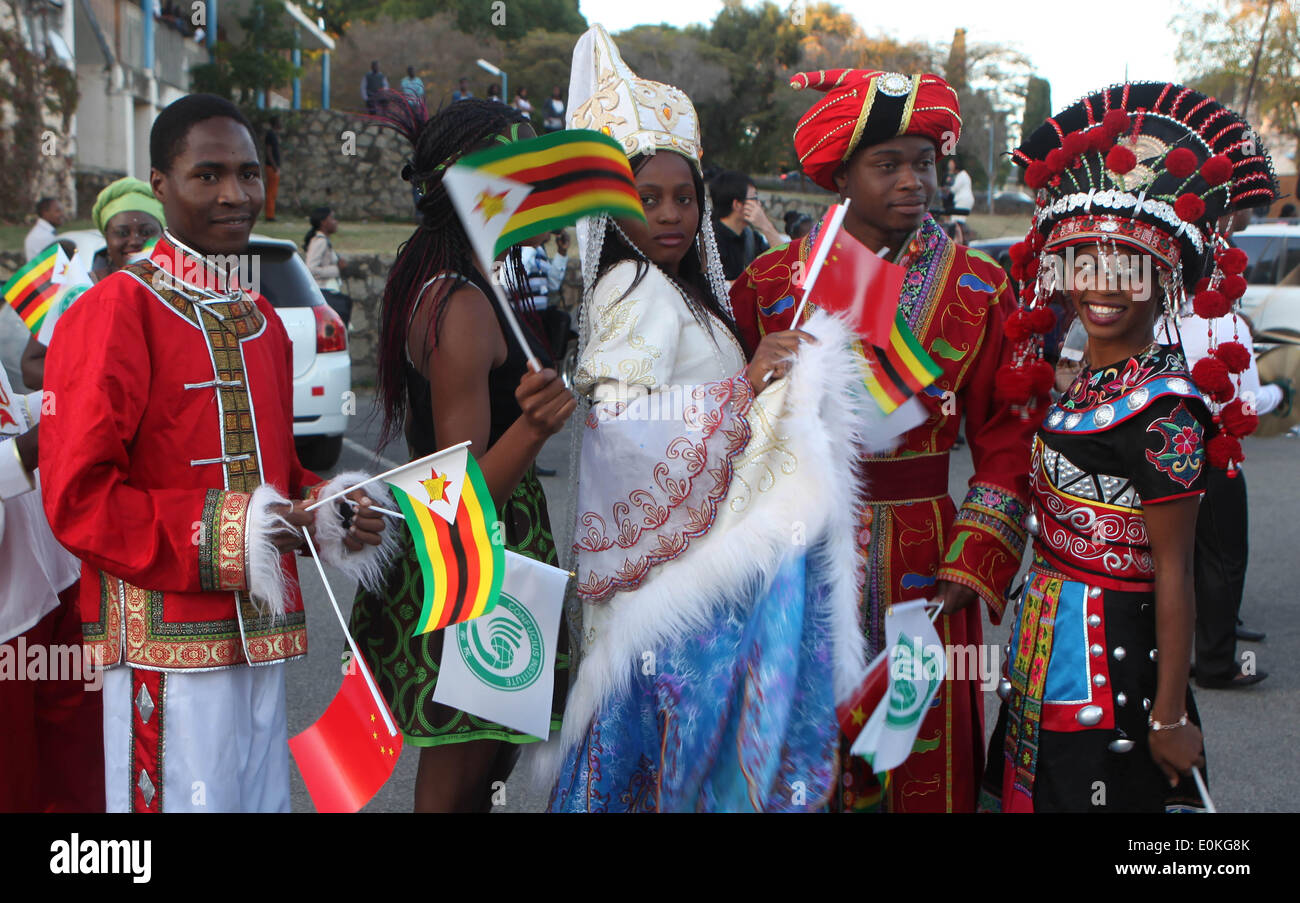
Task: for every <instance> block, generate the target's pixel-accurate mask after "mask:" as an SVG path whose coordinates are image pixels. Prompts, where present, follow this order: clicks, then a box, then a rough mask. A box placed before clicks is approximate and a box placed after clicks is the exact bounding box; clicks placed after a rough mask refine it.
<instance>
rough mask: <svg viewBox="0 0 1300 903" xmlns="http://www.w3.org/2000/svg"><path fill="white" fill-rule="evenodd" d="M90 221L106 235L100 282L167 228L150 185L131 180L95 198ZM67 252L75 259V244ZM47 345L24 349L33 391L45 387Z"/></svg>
mask: <svg viewBox="0 0 1300 903" xmlns="http://www.w3.org/2000/svg"><path fill="white" fill-rule="evenodd" d="M90 218H91V220H92V221H93V222H94V224H95V228H96V229H98V230H99V231H100V232H101V233H103V235H104V241H105V245H104V250H103V251H101V252H100V253H99V254H96V255H95V261H94V264H93V267H92V269H91V271H90V275H91V278H92V279H94V280H95V281H96V282H98V281H99V280H101V279H103V278H104V277H105V276H108V275H109V274H110V273H116V272H117V271H118V270H120V269H122V267H124V266H126V264H127V261H128V260H130V259H131V258H132V257H134V256H135V255H136V254H139V253H140V252H141V251H142V250H144V247H145V245H147V244H149V243H150V242H152V241H154V240H156V239H157V238H158V236H160V235H162V230H163V226H165V225H166V223H165V221H164V217H163V207H162V204H161V203H160V202H159V201H158V199H157V198H155V197H154V196H153V189H152V188H150V187H149V183H147V182H142V181H140V180H139V179H133V178H131V177H130V176H127V177H126V178H124V179H118V180H117V181H116V182H113V183H112V184H110V185H108V186H107V187H106V188H105V189H104V190H103V191H101V192H100V193H99V196H98V197H96V198H95V206H94V207H92V208H91V210H90ZM65 244H66V245H69V246H70V247H65V248H64V251H65V252H66V253H67V254H68V256H69V257H71V256H72V255H73V254H75V253H76V252H77V249H76V246H75V245H73V244H72V242H70V241H68V242H65ZM45 350H46V348H45V344H44V343H43V342H41V341H39V340H38V339H37V338H36V336H32V337H31V338H30V339H28V340H27V347H26V348H24V349H23V357H22V374H23V382H24V383H26V384H27V388H29V389H39V388H41V387H42V386H43V385H44V384H45Z"/></svg>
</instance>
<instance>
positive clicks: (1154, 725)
mask: <svg viewBox="0 0 1300 903" xmlns="http://www.w3.org/2000/svg"><path fill="white" fill-rule="evenodd" d="M1147 727H1149V728H1150V729H1151V730H1153V731H1175V730H1178V728H1180V727H1187V713H1186V712H1183V717H1181V718H1179V719H1178V720H1177V721H1175V722H1173V723H1171V724H1161V723H1160V722H1159V721H1156V720H1155V719H1154V718H1148V719H1147Z"/></svg>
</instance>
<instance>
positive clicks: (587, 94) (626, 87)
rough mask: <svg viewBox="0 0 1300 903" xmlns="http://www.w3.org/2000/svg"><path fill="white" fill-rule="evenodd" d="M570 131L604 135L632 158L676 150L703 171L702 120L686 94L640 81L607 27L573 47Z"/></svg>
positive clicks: (593, 30)
mask: <svg viewBox="0 0 1300 903" xmlns="http://www.w3.org/2000/svg"><path fill="white" fill-rule="evenodd" d="M568 110H569V123H568V124H569V127H570V128H575V129H594V130H595V131H598V132H604V133H605V134H606V135H609V136H610V137H612V138H613V139H614V140H616V141H618V142H619V143H620V144H621V145H622V146H623V151H624V152H625V153H626V154H627V155H628V156H629V157H632V156H635V155H636V154H652V153H654V152H655V151H658V150H671V151H676V152H677V153H679V154H681V155H682V156H684V157H686V158H687V159H688V160H690V161H691V162H692V163H693V164H694V165H695V167H696V168H697V169H698V168H699V167H700V158H701V156H702V149H701V147H700V121H699V117H697V116H696V115H695V107H694V106H693V105H692V104H691V100H690V98H689V97H687V96H686V94H685V93H683V92H682V91H680V90H679V89H677V88H674V87H673V86H672V85H665V84H663V83H661V82H654V81H650V80H649V79H644V78H640V77H638V76H637V74H636V73H635V72H633V71H632V70H631V69H630V68H629V67H628V65H627V63H625V62H624V61H623V57H622V55H620V54H619V52H618V46H617V45H616V44H615V43H614V39H613V38H611V37H610V36H609V32H607V31H605V27H604V26H603V25H593V26H591V28H589V29H587V31H586V33H585V34H584V35H583V36H582V37H581V38H579V39H578V43H577V46H575V47H574V48H573V68H572V70H571V75H570V76H569V106H568Z"/></svg>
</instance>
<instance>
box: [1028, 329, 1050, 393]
mask: <svg viewBox="0 0 1300 903" xmlns="http://www.w3.org/2000/svg"><path fill="white" fill-rule="evenodd" d="M1049 313H1050V311H1049ZM1026 369H1027V370H1028V372H1029V388H1030V391H1032V392H1033V394H1034V395H1035V396H1039V395H1046V394H1047V393H1048V392H1050V391H1051V390H1052V386H1053V385H1055V384H1056V368H1055V367H1053V366H1052V365H1051V364H1049V363H1048V362H1047V361H1043V360H1039V361H1034V362H1033V363H1032V364H1030V365H1029V366H1028V367H1027V368H1026Z"/></svg>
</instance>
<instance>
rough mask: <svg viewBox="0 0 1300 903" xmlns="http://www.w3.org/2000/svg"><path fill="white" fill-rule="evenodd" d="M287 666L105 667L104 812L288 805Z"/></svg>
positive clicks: (260, 809)
mask: <svg viewBox="0 0 1300 903" xmlns="http://www.w3.org/2000/svg"><path fill="white" fill-rule="evenodd" d="M286 719H287V716H286V710H285V696H284V665H283V663H278V664H274V665H261V666H258V667H256V668H252V667H248V666H243V667H238V668H231V669H229V670H225V671H200V672H195V673H185V672H169V673H163V674H159V673H157V672H148V671H143V670H141V671H138V672H137V671H135V669H132V668H126V667H119V668H114V669H112V670H111V671H109V672H107V673H106V674H105V675H104V769H105V790H106V795H107V803H108V811H109V812H132V811H142V810H143V811H162V812H288V811H289V738H288V723H287V720H286Z"/></svg>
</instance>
